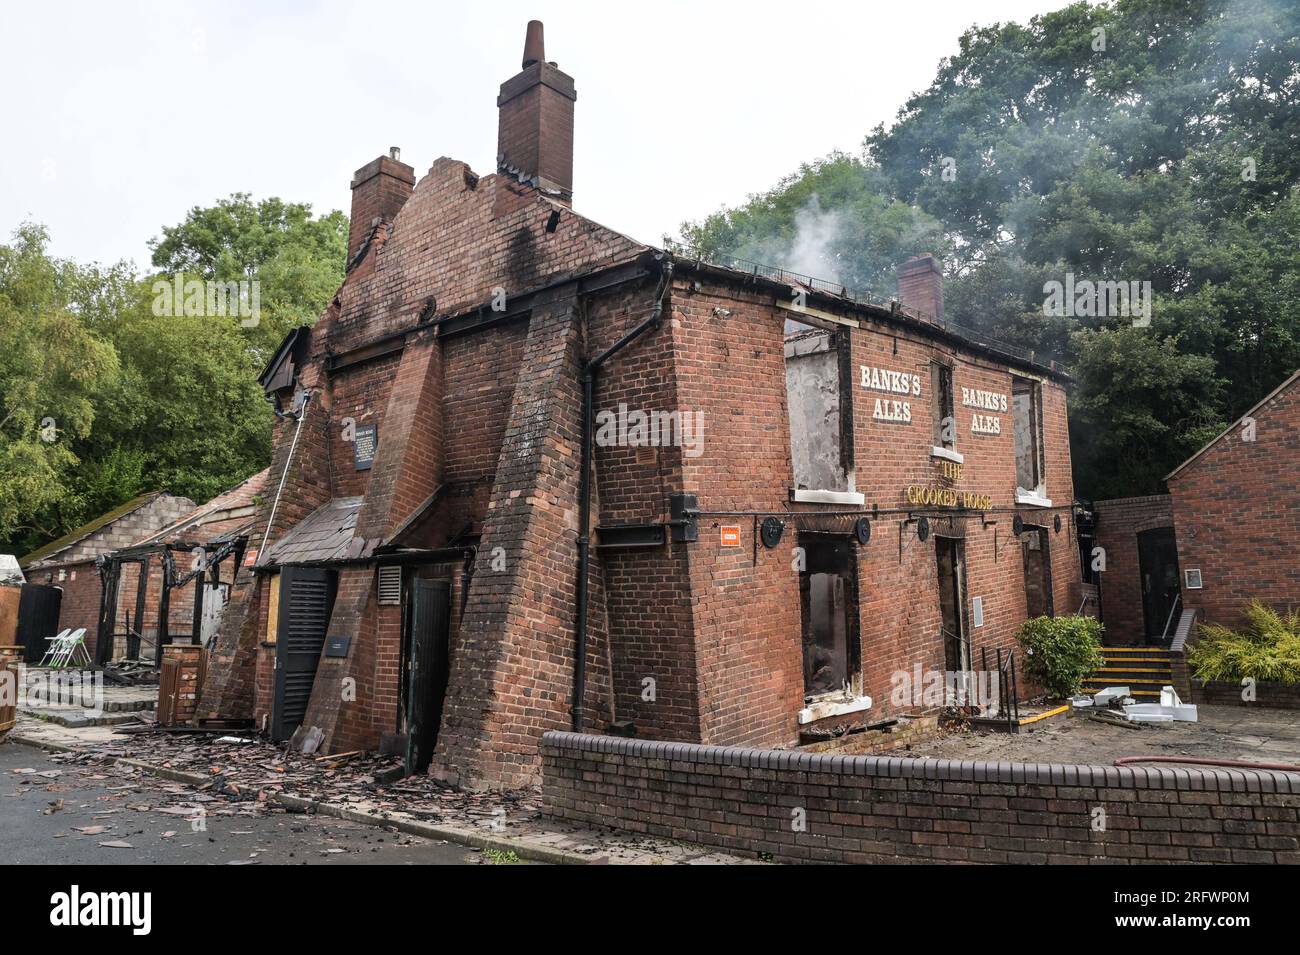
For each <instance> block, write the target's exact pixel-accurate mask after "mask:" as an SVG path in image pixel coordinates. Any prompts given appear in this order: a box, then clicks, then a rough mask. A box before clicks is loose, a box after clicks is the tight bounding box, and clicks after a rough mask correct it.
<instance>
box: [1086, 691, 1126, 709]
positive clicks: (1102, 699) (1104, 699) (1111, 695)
mask: <svg viewBox="0 0 1300 955" xmlns="http://www.w3.org/2000/svg"><path fill="white" fill-rule="evenodd" d="M1128 695H1129V689H1128V687H1126V686H1108V687H1106V689H1104V690H1102V691H1101V692H1100V693H1094V694H1093V695H1092V703H1093V705H1094V706H1110V702H1111V700H1118V699H1122V698H1123V697H1126V696H1128Z"/></svg>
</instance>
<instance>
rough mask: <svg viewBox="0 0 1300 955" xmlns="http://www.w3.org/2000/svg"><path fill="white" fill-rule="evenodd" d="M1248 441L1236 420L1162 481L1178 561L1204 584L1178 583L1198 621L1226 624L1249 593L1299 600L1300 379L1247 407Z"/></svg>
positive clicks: (1279, 601)
mask: <svg viewBox="0 0 1300 955" xmlns="http://www.w3.org/2000/svg"><path fill="white" fill-rule="evenodd" d="M1254 418H1255V440H1254V441H1243V440H1242V435H1243V430H1242V426H1241V424H1240V423H1238V424H1237V425H1235V426H1234V427H1233V428H1232V429H1231V430H1230V431H1229V432H1228V434H1226V435H1225V436H1224V437H1223V438H1221V439H1220V440H1218V441H1216V442H1215V443H1214V444H1213V445H1212V446H1211V447H1210V448H1209V449H1208V450H1207V451H1206V452H1205V453H1204V454H1202V455H1201V456H1200V457H1199V458H1197V459H1196V460H1194V461H1193V462H1192V463H1191V464H1189V465H1188V466H1187V467H1186V468H1184V469H1183V470H1182V471H1180V472H1179V473H1178V474H1176V475H1174V476H1173V477H1172V478H1170V480H1169V492H1170V494H1171V495H1172V496H1173V509H1174V521H1175V523H1176V526H1177V528H1178V566H1179V570H1180V571H1181V572H1182V573H1183V575H1184V580H1185V579H1186V572H1187V571H1188V570H1189V569H1192V568H1198V569H1199V570H1200V571H1201V579H1202V581H1203V582H1204V588H1203V589H1201V590H1188V589H1187V588H1186V586H1184V588H1183V600H1184V602H1185V606H1186V607H1187V608H1189V609H1195V610H1197V611H1199V613H1200V619H1202V620H1209V621H1213V622H1214V623H1220V624H1224V625H1227V626H1232V625H1235V624H1237V623H1239V622H1240V621H1241V618H1242V613H1243V611H1244V610H1245V608H1246V606H1247V604H1248V603H1249V602H1250V601H1251V599H1254V598H1257V599H1259V600H1262V601H1264V602H1265V603H1267V604H1270V605H1273V606H1276V607H1282V608H1286V607H1295V606H1296V605H1297V604H1298V603H1300V551H1297V550H1296V546H1295V541H1296V539H1297V536H1300V506H1298V505H1297V501H1300V474H1298V473H1297V471H1296V467H1295V464H1296V462H1297V461H1298V460H1300V382H1292V384H1291V385H1289V386H1288V387H1287V388H1285V389H1283V390H1282V391H1281V392H1280V393H1279V394H1278V395H1277V396H1276V397H1274V398H1273V399H1272V400H1270V401H1268V402H1267V403H1266V404H1265V405H1264V406H1263V407H1261V408H1259V409H1258V410H1256V411H1255V413H1254Z"/></svg>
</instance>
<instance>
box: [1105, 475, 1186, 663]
mask: <svg viewBox="0 0 1300 955" xmlns="http://www.w3.org/2000/svg"><path fill="white" fill-rule="evenodd" d="M1093 507H1094V510H1095V511H1096V514H1097V536H1096V539H1095V540H1096V544H1097V545H1098V546H1100V547H1102V548H1103V549H1104V550H1105V551H1106V570H1105V572H1104V573H1103V574H1102V575H1101V613H1102V621H1103V623H1104V624H1105V626H1106V634H1105V642H1106V644H1107V645H1108V646H1124V645H1137V644H1141V643H1144V642H1145V640H1146V614H1145V611H1144V610H1143V607H1142V573H1141V564H1140V562H1139V560H1138V537H1137V535H1138V534H1140V533H1141V532H1142V531H1148V530H1152V529H1153V528H1157V527H1173V526H1174V512H1173V502H1172V500H1171V498H1170V497H1169V495H1168V494H1155V495H1152V496H1149V497H1125V498H1117V499H1115V500H1111V501H1097V502H1096V503H1095V504H1094V505H1093Z"/></svg>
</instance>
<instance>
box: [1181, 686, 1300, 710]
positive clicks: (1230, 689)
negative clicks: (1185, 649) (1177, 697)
mask: <svg viewBox="0 0 1300 955" xmlns="http://www.w3.org/2000/svg"><path fill="white" fill-rule="evenodd" d="M1191 689H1192V692H1191V699H1190V700H1188V701H1187V702H1189V703H1205V704H1208V705H1212V706H1268V707H1272V708H1273V709H1279V710H1300V683H1263V682H1261V683H1256V684H1255V699H1254V700H1252V701H1251V702H1249V703H1247V702H1246V701H1244V700H1243V699H1242V698H1241V694H1242V691H1243V687H1242V685H1241V684H1240V683H1230V682H1227V681H1224V682H1218V683H1202V682H1201V681H1200V680H1192V681H1191Z"/></svg>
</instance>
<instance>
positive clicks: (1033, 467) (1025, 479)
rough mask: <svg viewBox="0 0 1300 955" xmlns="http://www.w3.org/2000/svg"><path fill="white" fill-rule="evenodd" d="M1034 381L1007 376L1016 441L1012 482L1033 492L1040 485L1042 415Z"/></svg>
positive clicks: (1021, 488)
mask: <svg viewBox="0 0 1300 955" xmlns="http://www.w3.org/2000/svg"><path fill="white" fill-rule="evenodd" d="M1040 396H1041V391H1040V386H1039V384H1038V382H1036V381H1030V380H1029V379H1027V378H1015V377H1013V378H1012V379H1011V414H1012V418H1013V421H1014V428H1013V430H1014V432H1015V444H1016V486H1017V487H1018V488H1019V489H1020V490H1022V491H1029V492H1035V491H1038V490H1040V489H1041V488H1042V485H1043V419H1042V409H1041V407H1040V405H1041V400H1040Z"/></svg>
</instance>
